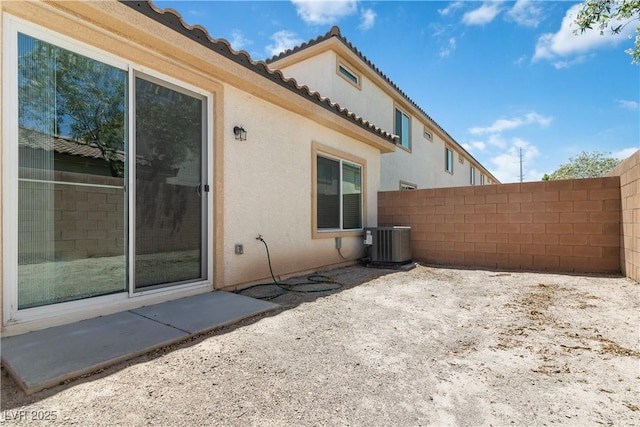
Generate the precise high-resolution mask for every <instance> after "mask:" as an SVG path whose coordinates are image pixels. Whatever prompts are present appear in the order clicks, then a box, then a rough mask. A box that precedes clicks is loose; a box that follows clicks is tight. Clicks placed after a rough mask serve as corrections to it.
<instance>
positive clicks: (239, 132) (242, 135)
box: [233, 125, 247, 141]
mask: <svg viewBox="0 0 640 427" xmlns="http://www.w3.org/2000/svg"><path fill="white" fill-rule="evenodd" d="M233 134H234V135H235V136H236V141H246V140H247V131H246V130H244V128H243V127H242V125H240V126H234V127H233Z"/></svg>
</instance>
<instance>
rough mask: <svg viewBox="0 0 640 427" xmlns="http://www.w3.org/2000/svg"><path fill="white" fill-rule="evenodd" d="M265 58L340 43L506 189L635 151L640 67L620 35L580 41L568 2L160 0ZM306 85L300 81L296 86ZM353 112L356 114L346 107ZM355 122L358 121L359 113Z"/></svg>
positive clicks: (639, 144)
mask: <svg viewBox="0 0 640 427" xmlns="http://www.w3.org/2000/svg"><path fill="white" fill-rule="evenodd" d="M154 4H155V5H156V6H158V7H160V8H165V7H171V8H173V9H175V10H176V11H178V12H179V13H180V14H181V15H182V17H183V19H184V20H185V22H186V23H187V24H189V25H195V24H200V25H202V26H203V27H205V28H206V29H207V30H208V32H209V35H210V36H211V37H212V38H224V39H226V40H228V41H229V42H230V43H231V46H232V47H233V48H234V49H236V50H240V49H242V50H246V51H247V52H249V54H250V55H251V57H252V58H253V59H254V60H263V59H265V58H269V57H271V56H272V55H275V54H277V53H279V52H281V51H283V50H285V49H288V48H291V47H293V46H295V45H298V44H300V43H302V42H305V41H308V40H310V39H313V38H316V37H317V36H319V35H322V34H325V33H326V32H327V31H329V29H330V28H331V26H332V25H338V26H339V27H340V30H341V32H342V34H343V35H344V36H345V37H346V38H347V39H348V40H349V41H350V42H352V43H353V44H354V46H355V47H356V48H358V49H359V50H360V51H361V52H362V53H363V54H364V55H365V56H366V57H367V58H368V59H370V60H371V61H372V62H373V63H374V64H375V65H376V66H377V67H378V68H379V69H380V70H381V71H382V72H383V73H385V74H386V75H387V76H388V77H389V78H390V79H391V80H392V81H393V82H395V83H396V84H397V85H398V86H399V87H400V88H401V89H402V90H403V91H404V92H405V93H406V94H407V95H408V96H409V97H410V98H411V99H413V101H414V102H416V103H417V104H418V105H419V106H420V107H422V108H423V109H424V110H425V111H426V112H427V113H428V114H429V115H430V116H431V117H432V118H433V119H434V120H435V121H436V122H438V123H439V124H440V125H441V126H442V127H443V128H444V129H446V130H447V132H449V134H450V135H452V136H453V137H454V138H455V139H456V140H457V141H458V142H459V143H460V144H462V145H463V146H464V147H465V148H466V149H467V150H468V151H469V152H470V153H471V154H472V155H473V156H474V157H475V158H476V159H477V160H478V161H480V162H481V163H482V164H483V165H484V166H485V167H486V168H488V169H489V170H490V171H491V172H492V173H493V174H494V175H495V176H496V177H497V178H498V179H500V180H501V181H502V182H505V183H506V182H517V181H519V180H520V161H519V158H520V149H522V153H523V159H524V165H523V169H524V180H525V181H538V180H540V179H541V177H542V175H543V174H545V173H551V172H553V171H554V170H556V169H557V168H558V166H560V165H561V164H563V163H567V162H568V161H569V158H571V157H574V156H576V155H578V154H579V153H580V152H582V151H587V152H591V151H604V152H609V153H611V155H612V156H614V157H619V158H625V157H627V156H629V155H630V154H632V153H633V152H634V151H635V150H637V149H638V148H640V110H639V100H640V67H639V66H638V65H633V64H631V57H630V56H629V55H628V54H627V53H625V52H624V51H625V49H628V48H630V47H632V44H633V40H631V39H630V36H631V35H632V34H633V31H634V28H635V25H629V26H627V27H626V29H625V31H623V33H622V34H620V35H618V36H612V35H610V34H609V33H605V34H604V35H600V32H599V31H592V32H590V33H588V34H582V35H574V34H573V30H574V28H575V25H574V24H573V26H572V22H573V19H572V17H573V16H575V13H577V5H578V4H579V3H577V2H567V1H560V2H558V1H528V0H518V1H492V2H482V1H455V2H440V1H410V2H405V1H357V0H341V1H337V0H336V1H299V0H293V1H235V2H223V1H156V2H154ZM299 83H302V84H304V83H305V82H299ZM345 107H347V108H349V106H345ZM355 113H358V112H357V111H355Z"/></svg>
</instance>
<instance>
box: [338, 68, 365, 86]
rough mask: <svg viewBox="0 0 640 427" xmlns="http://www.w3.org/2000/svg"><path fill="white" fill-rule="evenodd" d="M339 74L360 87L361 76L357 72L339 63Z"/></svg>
mask: <svg viewBox="0 0 640 427" xmlns="http://www.w3.org/2000/svg"><path fill="white" fill-rule="evenodd" d="M338 74H339V75H340V76H341V77H342V78H344V79H345V80H347V81H348V82H349V83H351V84H353V85H355V86H356V87H358V88H359V87H360V77H358V75H357V74H356V73H355V72H353V71H351V70H350V69H349V68H347V67H346V66H344V65H342V64H338Z"/></svg>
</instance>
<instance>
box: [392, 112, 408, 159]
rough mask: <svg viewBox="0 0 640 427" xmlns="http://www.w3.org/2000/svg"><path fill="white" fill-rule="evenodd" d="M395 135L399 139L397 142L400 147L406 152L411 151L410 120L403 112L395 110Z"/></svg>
mask: <svg viewBox="0 0 640 427" xmlns="http://www.w3.org/2000/svg"><path fill="white" fill-rule="evenodd" d="M395 134H396V135H398V136H399V137H400V138H399V140H398V142H399V144H400V146H401V147H404V148H406V149H407V150H410V149H411V118H410V117H409V115H407V114H406V113H405V112H403V111H402V110H400V109H399V108H396V116H395Z"/></svg>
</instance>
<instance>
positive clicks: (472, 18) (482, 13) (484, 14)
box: [462, 2, 502, 25]
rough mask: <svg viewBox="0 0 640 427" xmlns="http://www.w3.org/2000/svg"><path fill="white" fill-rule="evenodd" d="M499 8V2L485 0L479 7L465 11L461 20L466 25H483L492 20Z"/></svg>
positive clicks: (499, 10)
mask: <svg viewBox="0 0 640 427" xmlns="http://www.w3.org/2000/svg"><path fill="white" fill-rule="evenodd" d="M501 10H502V9H501V3H499V2H485V3H483V4H482V6H480V7H479V8H477V9H474V10H471V11H469V12H467V13H465V14H464V15H463V16H462V22H463V23H465V24H467V25H485V24H488V23H489V22H491V21H493V20H494V19H495V17H496V16H498V14H499V13H500V12H501Z"/></svg>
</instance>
